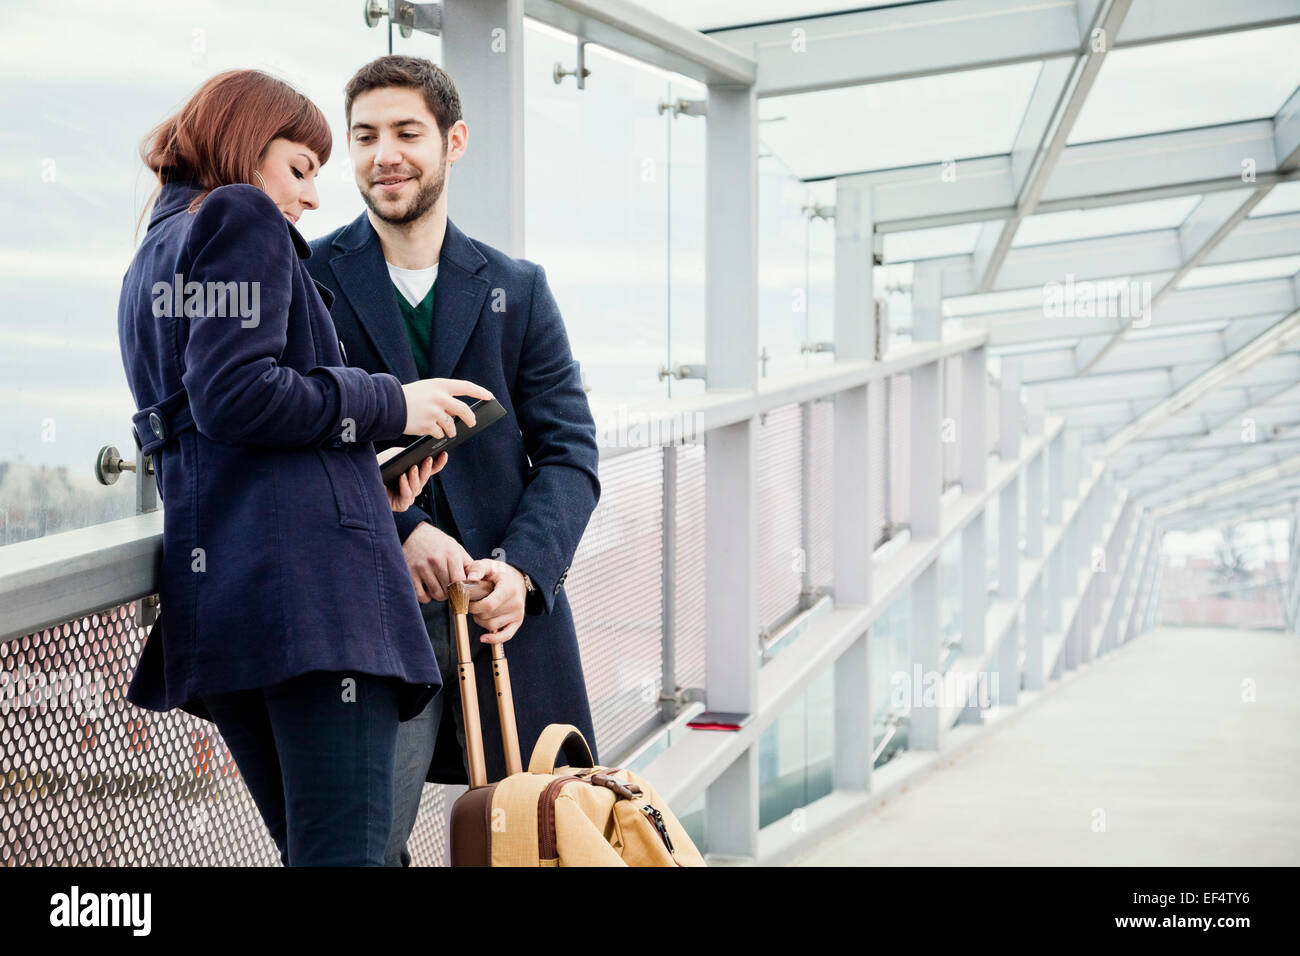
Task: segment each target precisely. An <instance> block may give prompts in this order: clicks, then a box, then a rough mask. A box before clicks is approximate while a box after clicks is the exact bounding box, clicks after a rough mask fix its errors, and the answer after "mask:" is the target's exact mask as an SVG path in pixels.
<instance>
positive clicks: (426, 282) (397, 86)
mask: <svg viewBox="0 0 1300 956" xmlns="http://www.w3.org/2000/svg"><path fill="white" fill-rule="evenodd" d="M344 111H345V114H346V117H347V130H348V155H349V158H350V159H351V161H352V165H353V169H354V172H355V175H356V182H357V188H358V189H359V190H360V191H361V197H362V199H363V200H364V201H365V204H366V206H367V210H366V211H365V212H363V213H362V214H361V215H360V216H358V217H357V218H356V219H355V220H353V222H352V223H350V224H349V225H347V226H344V227H342V228H340V229H338V230H336V231H334V232H332V233H330V234H329V235H327V236H324V237H322V238H320V239H317V240H315V241H314V242H312V243H311V249H312V255H311V257H310V258H309V259H308V260H307V265H308V269H309V270H310V271H311V273H312V275H313V277H314V278H315V279H316V280H317V281H318V282H319V283H320V284H321V285H323V286H325V287H327V288H328V290H329V292H331V293H332V294H333V299H334V301H333V303H332V307H331V315H332V317H333V319H334V324H335V327H336V328H337V330H338V334H339V339H340V341H341V342H342V344H343V347H344V350H345V352H344V360H345V361H347V362H349V363H350V364H352V365H355V366H358V367H361V368H364V369H367V370H369V371H386V372H391V373H392V374H394V375H396V376H397V377H398V378H399V379H400V380H401V381H402V382H410V381H414V380H416V379H419V378H458V379H465V380H468V381H472V382H474V383H476V384H478V385H482V386H483V387H485V388H487V389H488V390H489V391H491V392H492V394H493V395H494V396H495V397H496V399H497V400H498V401H499V402H501V404H502V405H503V406H505V409H506V417H505V419H503V420H502V421H499V422H497V423H496V424H494V425H492V426H491V427H489V428H487V429H485V430H484V431H483V432H482V434H479V435H475V436H474V437H473V438H472V439H471V440H470V441H468V442H466V443H465V444H463V445H461V446H460V447H459V448H457V449H456V450H455V451H453V452H451V454H450V456H449V460H448V462H447V464H446V466H445V467H444V468H443V470H442V471H441V472H440V473H439V474H437V475H435V476H434V477H433V478H432V479H430V481H429V483H428V484H427V485H425V488H424V490H423V491H422V493H421V496H420V497H419V498H418V499H417V500H416V504H415V505H413V506H412V507H411V508H409V509H408V510H406V511H404V512H401V513H396V514H395V519H396V525H397V534H398V536H399V537H400V538H401V540H402V551H403V554H404V555H405V556H406V562H407V566H408V569H409V571H410V575H411V584H412V586H413V587H414V588H415V593H416V597H417V598H418V600H419V601H420V604H421V609H422V611H423V613H424V619H425V624H426V626H427V628H428V630H429V636H430V640H431V641H432V642H433V645H434V652H435V655H436V657H437V660H438V666H439V668H440V669H441V670H442V674H443V681H444V685H445V687H446V691H445V692H444V693H440V694H439V695H438V697H436V698H435V699H434V700H433V702H431V703H430V705H429V706H428V707H427V708H426V709H425V711H424V712H423V713H422V714H421V715H420V716H419V717H417V718H415V719H413V720H409V721H405V722H403V723H402V724H401V725H400V728H399V733H398V745H397V760H396V774H397V776H396V779H395V781H394V788H395V792H394V805H393V806H394V813H393V831H392V836H391V838H390V840H389V845H388V853H387V859H386V862H387V863H388V865H393V866H395V865H403V866H409V865H410V854H409V853H408V852H407V850H406V840H407V838H408V837H409V835H410V832H411V829H412V827H413V826H414V824H415V818H416V813H417V811H418V809H419V801H420V793H421V790H422V788H423V784H424V782H425V781H428V782H431V783H468V775H467V772H466V760H465V757H464V753H463V747H464V715H463V714H462V713H461V710H460V695H459V689H458V682H457V681H456V680H455V679H454V676H453V675H454V674H455V666H456V664H455V650H454V647H452V645H451V641H450V639H449V628H448V617H447V605H446V598H447V588H448V586H449V585H450V583H451V582H453V581H459V580H471V581H472V580H482V581H484V582H486V585H487V586H490V587H491V593H490V594H488V595H486V596H485V597H482V598H480V599H479V600H477V601H474V602H472V603H471V604H470V608H469V610H470V613H471V615H472V620H471V624H470V643H471V647H472V650H473V657H474V659H475V662H476V676H477V679H478V696H479V700H480V702H481V703H482V704H483V706H482V707H481V711H482V714H481V717H482V724H483V738H484V751H485V756H486V764H487V773H488V779H489V780H498V779H500V778H501V777H503V776H505V759H504V753H503V747H502V744H501V731H500V721H499V719H498V716H497V710H496V707H495V706H493V705H492V701H494V700H496V692H495V690H494V689H493V683H492V674H491V666H490V663H489V660H490V655H487V654H484V653H483V650H484V648H485V647H486V646H487V645H486V644H485V643H484V642H483V641H481V640H480V636H481V635H483V634H484V633H487V634H488V636H489V638H490V639H491V640H492V641H507V640H508V641H510V647H509V651H508V654H507V657H508V660H509V662H510V676H511V678H512V687H513V691H514V703H515V716H516V722H517V725H518V731H519V746H520V753H521V756H522V758H523V762H524V766H525V767H527V765H528V760H529V756H530V754H531V751H532V748H533V745H534V743H535V742H536V740H537V737H538V736H539V735H540V733H541V731H542V729H543V728H544V727H545V726H546V725H547V724H550V723H570V724H573V725H575V726H576V727H577V728H578V729H579V730H581V731H582V733H583V735H584V736H586V738H587V741H588V743H589V744H591V748H592V754H593V756H595V755H596V742H595V734H594V731H593V730H592V725H591V712H590V704H589V702H588V698H587V692H586V685H585V681H584V679H583V673H582V664H581V661H580V659H579V654H578V641H577V635H576V633H575V631H574V626H573V616H572V614H571V613H570V610H569V604H568V599H567V597H566V595H565V594H564V593H563V591H562V590H561V588H562V587H563V584H564V579H565V576H566V575H567V574H568V571H569V564H570V562H571V561H572V560H573V554H574V552H575V550H576V549H577V546H578V541H579V540H580V538H581V537H582V533H583V530H584V529H585V528H586V526H587V521H588V519H589V518H590V517H591V513H592V511H593V510H594V509H595V507H596V502H597V500H598V499H599V496H600V483H599V480H598V478H597V458H598V455H597V448H596V425H595V421H594V419H593V418H592V415H591V408H590V406H589V405H588V403H587V397H586V394H585V392H584V390H583V388H582V384H581V379H580V377H579V371H578V364H577V362H575V361H574V360H573V357H572V355H571V353H570V350H569V341H568V335H567V333H566V332H565V328H564V322H563V320H562V319H561V317H560V313H559V309H558V308H557V306H556V304H555V300H554V298H553V297H552V295H551V292H550V289H549V288H548V287H547V284H546V276H545V273H544V272H543V271H542V269H541V267H540V266H537V265H534V264H533V263H531V262H527V261H525V260H522V259H513V258H510V257H509V256H506V255H504V254H502V253H501V252H499V251H497V250H496V249H493V248H492V247H490V246H487V245H485V244H483V243H481V242H477V241H475V240H473V239H470V238H469V237H467V236H466V235H465V234H464V233H462V232H461V231H460V230H459V229H457V228H456V226H455V224H454V223H452V222H451V221H450V220H448V218H447V184H448V171H449V168H450V166H451V165H452V164H454V163H455V162H456V161H457V160H458V159H460V158H461V157H462V156H463V155H465V150H466V145H467V142H468V128H467V126H466V124H465V122H464V120H463V119H462V118H461V107H460V96H459V94H458V93H457V91H456V87H455V84H454V83H452V80H451V78H450V77H449V76H448V75H447V74H446V73H445V72H444V71H443V70H442V69H440V68H439V67H438V66H436V65H435V64H433V63H432V62H430V61H428V60H425V59H422V58H418V57H409V56H384V57H380V58H379V59H377V60H374V61H372V62H371V63H368V64H367V65H366V66H364V67H362V68H361V69H360V70H359V71H357V73H356V75H355V76H353V77H352V79H351V80H350V81H349V82H348V85H347V87H346V90H345V102H344ZM327 298H328V297H327ZM461 427H464V426H463V425H462V426H461ZM449 718H450V719H449Z"/></svg>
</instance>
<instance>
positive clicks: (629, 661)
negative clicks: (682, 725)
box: [565, 447, 663, 753]
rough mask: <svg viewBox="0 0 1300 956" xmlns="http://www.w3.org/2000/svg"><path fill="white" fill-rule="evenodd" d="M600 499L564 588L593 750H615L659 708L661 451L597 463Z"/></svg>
mask: <svg viewBox="0 0 1300 956" xmlns="http://www.w3.org/2000/svg"><path fill="white" fill-rule="evenodd" d="M600 486H601V491H600V503H599V504H598V505H597V506H596V510H595V511H594V512H593V513H592V516H591V520H590V521H589V522H588V523H587V530H586V533H585V534H584V535H583V536H582V541H581V542H580V543H579V545H578V548H577V551H576V553H575V554H574V558H573V562H572V565H571V567H570V571H569V576H568V578H567V579H566V583H565V588H566V590H568V592H569V603H570V606H571V607H572V608H573V617H574V623H575V625H576V626H577V631H578V646H579V650H580V652H581V654H582V669H583V672H584V674H585V675H586V680H587V695H588V697H589V698H590V700H591V719H592V725H593V727H594V729H595V731H596V742H597V750H598V751H599V752H601V753H613V752H614V751H615V750H617V749H618V748H619V746H620V745H621V744H622V743H624V742H625V741H626V740H627V739H628V737H629V735H631V734H633V733H635V732H636V730H637V729H638V728H639V727H641V726H643V725H644V724H645V722H646V721H648V720H650V719H651V718H653V717H654V716H655V715H656V714H657V713H658V712H659V704H658V698H659V691H660V687H661V685H662V683H663V669H662V668H663V665H662V660H661V658H662V650H663V643H662V634H663V599H662V594H663V497H662V495H663V453H662V451H661V450H660V449H659V448H657V447H656V448H647V449H639V450H637V451H634V452H631V453H629V454H626V455H618V456H616V457H614V458H609V459H606V460H604V461H602V462H601V463H600Z"/></svg>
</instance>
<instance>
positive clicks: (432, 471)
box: [375, 445, 447, 511]
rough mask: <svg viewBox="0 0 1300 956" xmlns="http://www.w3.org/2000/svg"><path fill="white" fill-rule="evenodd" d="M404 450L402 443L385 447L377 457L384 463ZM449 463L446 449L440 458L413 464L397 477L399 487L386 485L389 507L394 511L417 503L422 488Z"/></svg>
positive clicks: (402, 509)
mask: <svg viewBox="0 0 1300 956" xmlns="http://www.w3.org/2000/svg"><path fill="white" fill-rule="evenodd" d="M401 452H402V448H401V446H400V445H395V446H393V447H392V448H385V449H384V450H383V451H381V452H380V453H379V454H378V455H376V456H375V457H376V458H378V459H379V463H380V464H381V465H382V464H383V463H384V462H386V461H388V459H390V458H392V457H393V456H394V455H399V454H401ZM446 464H447V453H446V452H445V451H444V452H443V453H442V454H440V455H439V456H438V460H437V461H434V460H433V459H432V458H426V459H424V461H422V462H420V463H419V464H418V465H412V466H411V467H410V468H408V469H407V470H406V472H405V473H404V474H402V475H399V476H398V478H397V487H396V488H394V487H392V486H390V485H384V493H385V494H387V495H388V507H389V508H391V509H392V510H393V511H405V510H406V509H407V508H409V507H411V505H413V504H415V499H416V498H418V497H419V496H420V489H421V488H423V487H424V486H425V484H426V483H427V482H428V480H429V479H430V478H432V477H433V476H434V475H436V474H437V473H438V472H440V471H442V469H443V466H444V465H446Z"/></svg>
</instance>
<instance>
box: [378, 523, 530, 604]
mask: <svg viewBox="0 0 1300 956" xmlns="http://www.w3.org/2000/svg"><path fill="white" fill-rule="evenodd" d="M402 555H403V557H405V558H406V569H407V570H408V571H410V572H411V584H412V585H414V586H415V596H416V598H417V599H418V600H419V602H420V603H421V604H428V603H429V602H430V601H445V600H447V588H448V586H449V585H450V584H451V583H452V582H453V581H464V580H465V573H466V572H467V571H468V570H469V567H470V564H471V563H472V562H473V560H474V559H473V558H471V557H470V556H469V552H468V551H466V550H465V548H464V547H463V546H462V545H461V543H460V542H459V541H457V540H456V539H455V538H453V537H452V536H451V535H449V534H447V533H446V532H443V531H439V530H438V529H437V528H435V527H434V526H433V525H431V524H429V522H427V521H421V522H420V523H419V524H417V525H416V526H415V528H414V529H412V531H411V533H410V534H409V535H407V536H406V540H405V541H403V542H402ZM520 586H521V587H522V584H521V585H520ZM472 608H473V605H471V609H472Z"/></svg>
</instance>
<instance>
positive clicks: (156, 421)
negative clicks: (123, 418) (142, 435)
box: [149, 412, 167, 441]
mask: <svg viewBox="0 0 1300 956" xmlns="http://www.w3.org/2000/svg"><path fill="white" fill-rule="evenodd" d="M149 427H150V428H151V429H153V433H154V437H156V438H157V439H158V440H159V441H166V440H167V429H166V428H164V427H163V420H162V416H160V415H159V414H158V413H157V412H150V413H149Z"/></svg>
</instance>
